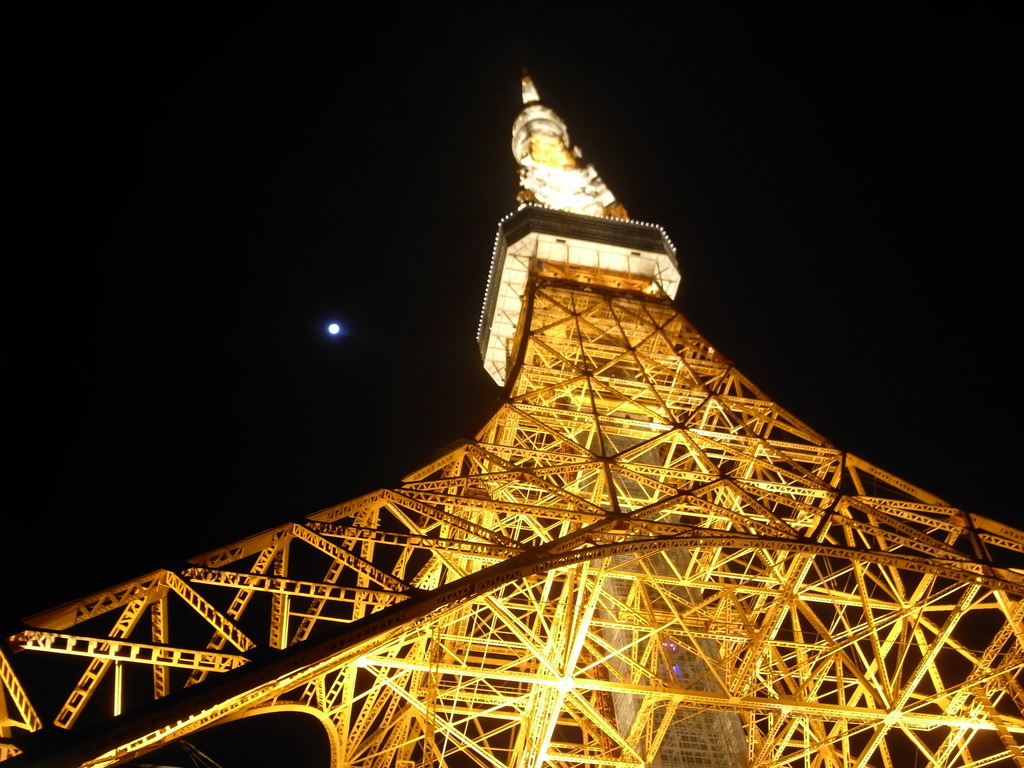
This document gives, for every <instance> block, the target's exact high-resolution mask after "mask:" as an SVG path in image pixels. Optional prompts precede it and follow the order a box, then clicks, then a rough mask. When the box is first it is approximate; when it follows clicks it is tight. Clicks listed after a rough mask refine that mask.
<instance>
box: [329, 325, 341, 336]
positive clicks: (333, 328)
mask: <svg viewBox="0 0 1024 768" xmlns="http://www.w3.org/2000/svg"><path fill="white" fill-rule="evenodd" d="M327 332H328V333H329V334H331V336H337V335H338V334H339V333H341V326H340V325H338V324H337V323H331V324H330V325H328V326H327Z"/></svg>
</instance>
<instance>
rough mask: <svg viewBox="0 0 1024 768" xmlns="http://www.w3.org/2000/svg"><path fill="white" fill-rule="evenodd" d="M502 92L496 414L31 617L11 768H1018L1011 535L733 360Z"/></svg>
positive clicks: (563, 147) (555, 142)
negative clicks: (820, 424)
mask: <svg viewBox="0 0 1024 768" xmlns="http://www.w3.org/2000/svg"><path fill="white" fill-rule="evenodd" d="M522 84H523V107H522V111H521V112H520V113H519V115H518V117H517V118H516V119H515V121H514V124H513V128H512V152H513V154H514V156H515V159H516V161H517V163H518V165H519V174H520V192H519V197H518V207H517V208H516V210H515V211H513V212H512V213H509V214H508V215H507V216H505V217H504V218H503V219H502V220H501V221H500V223H499V224H498V231H497V236H496V239H495V244H494V252H493V260H492V264H491V270H490V277H489V282H488V285H487V287H486V293H485V296H484V307H483V313H482V318H481V323H480V327H479V330H478V340H479V345H480V351H481V356H482V359H483V364H484V366H485V368H486V370H487V372H488V373H489V374H490V375H491V377H492V378H493V379H494V381H495V382H496V384H497V385H498V386H499V387H501V388H502V391H503V393H504V397H503V399H502V402H501V404H500V406H499V407H498V409H497V411H496V412H495V413H494V414H493V415H492V416H491V417H490V419H489V420H488V421H487V422H486V425H485V426H484V427H483V428H482V429H481V430H480V432H479V433H478V434H477V435H476V436H475V437H474V438H472V439H466V440H464V441H461V442H459V443H458V444H456V445H450V446H448V447H447V448H445V449H444V450H443V451H442V452H441V453H440V454H438V455H436V456H435V457H434V458H433V459H432V460H430V461H429V463H427V464H425V465H424V466H422V467H421V468H420V469H418V470H416V471H414V472H412V473H410V474H408V475H407V476H406V477H405V478H403V480H402V481H401V482H400V483H398V484H396V485H394V486H393V487H386V488H380V489H377V490H372V491H370V492H368V493H366V494H364V495H362V496H359V497H357V498H354V499H351V500H348V501H345V502H343V503H340V504H337V505H335V506H332V507H329V508H327V509H323V510H321V511H319V512H316V513H314V514H312V515H309V516H308V517H306V518H304V519H302V520H298V521H294V522H288V523H285V524H282V525H280V526H277V527H275V528H272V529H270V530H267V531H263V532H261V533H257V534H254V535H251V536H248V537H246V538H243V539H241V540H238V541H235V542H232V543H230V544H228V545H226V546H224V547H221V548H219V549H216V550H213V551H210V552H206V553H204V554H201V555H199V556H196V557H193V558H191V559H190V560H189V566H188V567H186V568H183V569H180V570H175V571H171V570H158V571H154V572H151V573H148V574H145V575H143V576H141V577H139V578H137V579H134V580H131V581H129V582H126V583H122V584H118V585H115V586H112V587H110V588H109V589H106V590H103V591H101V592H98V593H96V594H92V595H88V596H86V597H83V598H81V599H79V600H76V601H73V602H71V603H68V604H65V605H63V606H60V607H57V608H54V609H51V610H47V611H42V612H40V613H37V614H35V615H33V616H30V617H27V618H25V619H24V624H25V626H26V627H27V628H26V629H25V630H24V631H21V632H18V633H17V634H15V635H13V636H10V637H6V638H4V642H3V644H2V645H0V686H2V687H0V763H4V764H5V768H6V765H10V766H12V768H20V766H67V767H70V766H82V767H84V766H90V767H94V768H100V767H105V766H131V765H140V764H144V762H145V756H146V755H147V754H152V753H154V752H155V751H156V750H159V749H162V748H164V747H167V746H169V745H173V744H175V743H187V741H188V739H189V738H191V737H192V736H193V735H195V734H198V733H201V732H203V731H206V730H208V729H214V728H217V727H218V726H221V725H223V724H225V723H229V722H232V721H237V720H240V719H244V718H251V717H257V716H264V715H270V714H272V713H278V712H291V713H298V714H300V715H305V716H306V717H308V718H309V720H310V721H311V722H313V723H316V724H318V725H319V726H320V727H322V732H323V734H324V738H325V740H326V742H327V743H328V744H329V753H330V756H329V758H328V760H329V762H328V763H326V764H325V768H326V765H329V766H330V768H414V767H418V766H443V767H446V768H463V767H465V766H474V767H479V768H599V767H609V768H611V767H614V768H642V767H645V766H651V767H652V768H769V767H772V768H776V767H777V768H783V767H786V768H789V767H792V768H798V767H799V768H812V767H813V768H854V767H856V768H869V767H870V768H907V767H908V766H944V767H950V768H953V767H956V768H969V767H977V768H980V767H981V766H999V767H1000V768H1008V767H1009V766H1016V767H1017V768H1024V690H1022V688H1021V683H1022V680H1021V665H1022V663H1024V648H1022V642H1021V641H1022V640H1024V603H1022V598H1024V573H1022V572H1021V571H1020V570H1017V569H1014V568H1010V567H1008V565H1007V564H1008V563H1009V562H1012V561H1013V559H1015V558H1017V559H1019V556H1020V555H1021V554H1022V553H1024V532H1021V531H1018V530H1015V529H1013V528H1010V527H1008V526H1006V525H1003V524H1001V523H998V522H996V521H994V520H990V519H986V518H983V517H979V516H977V515H973V514H970V513H968V512H966V511H964V510H961V509H957V508H954V507H952V506H950V505H948V504H946V503H945V502H943V501H942V500H941V499H939V498H936V497H935V496H933V495H932V494H930V493H928V492H927V491H926V490H923V489H921V488H917V487H915V486H914V485H912V484H910V483H907V482H905V481H903V480H901V479H900V478H898V477H895V476H893V475H892V474H890V473H888V472H886V471H884V470H883V469H881V468H879V467H876V466H873V465H872V464H870V463H868V462H866V461H864V460H862V459H860V458H858V457H857V456H854V455H851V454H849V453H846V452H844V451H843V450H842V449H841V448H838V447H836V446H833V445H832V444H831V443H830V442H829V441H828V440H827V439H826V438H825V437H823V436H821V435H819V434H818V433H817V432H816V431H814V430H813V429H811V428H810V427H808V426H807V425H806V424H804V423H802V422H801V421H800V420H799V419H798V418H796V417H795V416H793V415H792V414H790V413H789V412H788V411H786V410H784V409H783V408H781V407H780V406H779V405H778V404H776V403H775V402H773V401H771V400H770V399H769V398H768V397H766V396H765V395H764V394H763V392H762V391H761V390H760V389H758V387H757V386H756V384H754V383H753V382H751V381H750V380H749V379H747V378H746V377H745V376H744V375H743V374H742V373H741V372H740V370H738V368H737V367H736V365H735V364H734V363H733V362H732V361H729V360H726V359H723V358H722V357H721V356H720V355H719V354H718V353H717V352H716V350H715V348H714V347H713V346H712V345H711V343H709V341H708V340H706V339H705V338H704V337H703V336H702V335H701V334H700V333H699V331H698V330H697V329H695V328H694V327H693V326H692V325H691V324H690V323H689V322H688V321H687V319H686V318H685V317H684V316H683V315H682V314H680V312H679V311H678V310H677V309H676V307H675V306H674V304H673V298H674V296H675V294H676V290H677V288H678V286H679V283H680V279H681V278H680V273H679V269H678V266H677V261H676V258H675V250H674V247H673V245H672V243H671V241H670V240H669V238H668V236H667V235H666V233H665V232H664V231H663V230H662V229H661V228H660V227H658V226H657V225H654V224H648V223H643V222H640V221H636V220H633V219H632V218H630V216H629V215H628V213H627V211H626V209H625V208H624V206H623V205H622V203H621V202H619V201H618V200H617V199H616V198H615V196H614V195H613V194H612V193H611V191H610V190H609V189H608V188H607V186H606V185H605V184H604V182H603V181H602V179H601V177H600V176H599V175H598V174H597V172H596V170H595V169H594V167H593V166H591V165H588V164H587V163H586V162H585V161H584V160H583V157H582V154H581V153H580V152H579V151H578V149H576V148H574V146H573V144H572V141H571V140H570V137H569V132H568V129H567V126H566V125H565V123H564V122H563V121H562V120H561V118H560V117H559V116H558V115H557V114H556V113H555V112H554V111H553V110H552V109H550V108H549V107H547V106H546V105H544V104H543V103H542V102H541V100H540V97H539V95H538V92H537V90H536V88H535V87H534V84H533V82H532V81H531V80H530V78H529V77H524V78H523V83H522ZM423 406H424V407H429V403H424V404H423Z"/></svg>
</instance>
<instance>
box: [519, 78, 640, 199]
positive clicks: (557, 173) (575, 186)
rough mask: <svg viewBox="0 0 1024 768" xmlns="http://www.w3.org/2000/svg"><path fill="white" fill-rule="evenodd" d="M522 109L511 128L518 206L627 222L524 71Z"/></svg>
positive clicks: (613, 197) (608, 191) (567, 130)
mask: <svg viewBox="0 0 1024 768" xmlns="http://www.w3.org/2000/svg"><path fill="white" fill-rule="evenodd" d="M522 88H523V110H522V112H520V113H519V116H518V117H517V118H516V121H515V123H514V124H513V126H512V154H513V156H514V157H515V158H516V162H517V163H519V186H520V191H519V196H518V199H519V202H520V203H521V204H524V205H525V204H527V203H539V204H541V205H546V206H548V207H549V208H556V209H558V210H561V211H568V212H571V213H582V214H587V215H590V216H608V217H612V218H616V219H628V218H629V216H628V214H627V213H626V209H625V207H624V206H623V205H622V203H620V202H619V201H618V200H616V199H615V196H614V195H613V194H612V192H611V190H610V189H608V187H607V185H606V184H605V183H604V181H603V180H602V179H601V177H600V176H598V174H597V171H596V170H595V168H594V166H592V165H584V164H583V152H582V151H581V150H580V148H579V147H573V145H572V142H571V141H570V139H569V129H568V128H567V127H566V125H565V122H564V121H563V120H562V118H560V117H559V116H558V115H557V114H556V113H555V111H554V110H553V109H551V108H550V107H546V106H544V105H543V104H541V103H540V95H539V93H538V92H537V86H536V85H534V82H533V78H531V77H530V76H529V75H528V74H527V73H526V72H525V71H524V72H523V78H522Z"/></svg>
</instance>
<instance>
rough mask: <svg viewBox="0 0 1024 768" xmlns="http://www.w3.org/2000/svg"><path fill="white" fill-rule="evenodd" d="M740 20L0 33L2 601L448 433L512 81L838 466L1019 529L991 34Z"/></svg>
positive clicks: (803, 12)
mask: <svg viewBox="0 0 1024 768" xmlns="http://www.w3.org/2000/svg"><path fill="white" fill-rule="evenodd" d="M752 5H753V4H735V3H728V2H712V1H710V0H709V1H708V2H691V3H680V4H644V3H639V4H630V6H629V12H626V11H625V10H619V11H617V12H615V13H614V14H611V13H610V14H609V15H607V16H600V15H596V14H592V13H587V12H586V11H584V10H574V11H570V10H553V9H551V8H549V7H548V6H547V5H545V4H538V3H526V4H517V5H512V4H502V5H501V10H500V13H499V12H498V11H497V10H494V11H483V10H480V11H476V12H473V13H470V14H468V15H467V14H466V13H463V12H459V13H457V14H456V13H455V12H445V11H436V10H427V9H423V10H420V11H415V12H408V11H399V10H398V6H397V5H394V4H381V5H380V7H379V8H378V9H377V10H365V9H362V10H360V11H359V13H358V14H355V15H351V16H341V15H339V14H337V13H335V14H334V15H318V14H316V13H309V14H308V15H303V14H301V13H298V12H291V13H289V14H285V15H280V14H278V13H277V12H269V11H248V12H239V13H237V15H232V14H229V13H226V12H221V13H214V14H213V15H210V13H209V12H208V11H204V12H199V11H197V10H194V11H193V12H186V11H179V10H177V9H175V10H174V11H173V12H172V11H168V12H167V14H166V15H160V14H158V13H157V12H155V11H152V10H151V11H148V12H145V13H142V14H141V15H140V14H139V13H138V12H123V11H120V10H119V11H117V12H113V11H102V10H100V11H95V10H92V9H91V10H90V11H89V12H88V14H86V13H82V14H81V15H80V16H78V17H73V16H72V17H63V18H61V19H48V20H39V21H37V22H34V23H27V24H26V25H25V27H24V30H23V31H24V38H25V39H26V40H27V41H29V43H30V45H29V48H31V51H32V52H31V54H29V55H28V56H26V58H25V60H24V62H23V72H20V73H15V74H16V75H17V77H16V78H15V79H16V80H17V81H18V83H19V84H17V85H16V87H15V89H14V93H13V95H10V96H9V99H10V101H9V107H10V109H9V118H8V119H9V121H12V122H14V123H15V127H16V129H17V136H18V138H17V140H16V141H12V142H10V143H9V145H8V146H9V152H11V154H12V156H13V157H14V159H15V161H16V162H15V165H16V167H17V172H16V175H15V177H14V179H15V186H16V189H15V191H16V193H17V197H18V200H17V202H16V204H15V206H14V208H13V211H14V214H15V215H14V217H13V221H12V224H13V228H12V229H13V231H14V232H16V233H17V232H21V234H20V235H19V236H18V238H17V240H15V241H14V242H12V244H11V246H10V247H11V250H9V251H8V257H7V259H8V263H9V264H12V265H14V267H15V268H14V270H13V273H12V274H13V275H16V276H19V277H18V278H17V279H15V280H10V281H9V282H8V283H7V285H8V292H9V295H10V302H9V304H10V306H12V307H15V308H17V309H16V315H15V316H13V317H12V319H11V320H10V321H9V323H8V328H7V335H8V338H9V340H10V344H9V349H16V350H17V353H15V354H10V353H9V354H8V356H7V361H8V379H9V380H11V379H13V380H14V390H15V392H16V393H15V394H12V395H9V398H10V399H9V407H10V411H9V419H10V421H11V422H12V426H13V429H12V430H11V431H10V432H9V439H10V440H11V443H10V445H11V446H12V448H13V451H12V452H13V460H10V459H9V460H8V464H7V468H8V478H9V483H8V501H7V504H6V514H5V527H4V538H5V550H6V552H7V553H8V556H7V557H5V559H4V562H3V566H2V569H3V570H2V574H0V575H2V576H3V579H4V581H3V584H4V586H3V587H2V588H0V618H3V619H4V621H5V624H6V625H8V626H10V625H11V624H12V620H13V619H14V618H17V617H18V616H21V615H24V614H26V613H29V612H32V611H34V610H37V609H43V608H47V607H50V606H51V605H53V604H55V603H57V602H59V601H62V600H64V599H68V598H71V597H75V596H78V595H81V594H83V593H85V592H87V591H91V590H94V589H98V588H100V587H104V586H107V585H109V584H112V583H114V582H116V581H119V580H124V579H128V578H131V577H133V576H136V575H139V574H141V573H144V572H147V571H149V570H153V569H155V568H160V567H171V568H174V567H178V566H180V565H181V564H182V562H183V560H184V559H185V558H186V557H189V556H192V555H195V554H197V553H200V552H202V551H205V550H206V549H210V548H212V547H215V546H218V545H220V544H224V543H227V542H229V541H232V540H234V539H237V538H240V537H241V536H243V535H246V534H249V533H254V532H256V531H259V530H263V529H265V528H268V527H271V526H273V525H276V524H278V523H282V522H285V521H287V520H290V519H298V518H301V517H302V516H304V515H306V514H308V513H310V512H313V511H315V510H317V509H320V508H322V507H324V506H327V505H329V504H333V503H336V502H340V501H343V500H345V499H348V498H350V497H352V496H355V495H357V494H360V493H362V492H366V491H369V490H372V489H374V488H376V487H378V486H379V485H381V484H384V483H389V482H393V481H395V480H397V479H398V478H399V477H400V476H401V475H402V474H403V473H404V472H405V471H408V470H410V469H413V468H415V467H416V466H418V465H419V464H421V463H423V462H425V461H426V460H427V459H429V457H430V456H431V454H432V453H433V452H434V451H436V450H439V449H441V448H442V447H443V446H445V445H446V444H447V443H449V442H450V441H452V440H454V439H457V438H459V437H463V436H472V434H473V433H475V431H476V430H477V429H478V428H479V427H480V426H481V425H482V424H483V423H484V421H485V420H486V419H487V418H488V416H490V414H491V413H492V412H493V410H494V407H495V405H496V402H497V400H498V398H499V396H500V393H499V391H498V389H497V387H496V386H495V385H494V384H493V383H492V382H491V380H490V379H489V378H488V377H487V375H486V374H485V373H484V372H483V369H482V367H481V365H480V362H479V356H478V352H477V348H476V346H475V333H476V328H477V322H478V320H479V312H480V306H481V302H482V298H483V290H484V285H485V280H486V273H487V267H488V263H489V259H490V255H491V248H492V245H493V239H494V233H495V230H496V226H497V222H498V220H499V219H500V218H501V217H502V216H503V215H504V214H505V213H507V212H509V211H510V210H512V208H513V207H514V198H515V193H516V176H515V165H514V161H513V158H512V156H511V152H510V149H509V139H510V130H511V125H512V121H513V120H514V118H515V116H516V114H517V112H518V111H519V109H520V105H521V102H520V93H519V76H520V74H521V71H522V69H523V68H524V67H525V68H527V69H528V70H529V71H530V73H531V74H532V75H533V76H534V79H535V81H536V83H537V85H538V88H539V90H540V94H541V97H542V100H543V101H544V102H545V103H546V104H548V105H549V106H551V107H552V108H554V109H555V110H556V111H557V112H559V114H561V116H562V117H563V118H564V119H565V120H566V121H567V123H568V126H569V131H570V134H571V136H572V137H573V139H574V141H575V142H576V143H577V144H578V145H579V146H581V147H582V149H583V151H584V155H585V158H586V159H587V160H588V161H589V162H592V163H593V164H595V165H596V167H597V168H598V170H599V172H600V173H601V175H602V176H603V177H604V179H605V181H606V182H607V183H608V185H609V186H610V187H611V189H612V191H613V192H614V193H615V194H616V195H617V196H618V197H619V198H620V200H622V201H623V202H624V203H625V205H626V206H627V208H628V209H629V211H630V213H631V214H632V216H633V217H634V218H636V219H638V220H641V221H649V222H654V223H658V224H660V225H662V226H664V227H665V229H666V230H667V232H668V234H669V236H670V237H671V238H672V240H673V242H674V243H675V245H676V247H677V249H678V252H679V260H680V265H681V270H682V273H683V285H682V289H681V291H680V293H679V296H678V299H677V304H678V306H679V308H680V310H681V311H682V312H683V314H685V315H686V316H687V317H688V318H689V319H690V320H691V321H692V322H693V323H695V324H696V325H697V327H698V328H699V329H700V330H701V331H702V332H703V333H704V335H705V336H707V337H708V338H709V340H710V341H711V342H712V343H714V344H715V345H716V346H718V347H719V348H720V349H721V350H722V351H723V354H725V355H726V356H727V357H729V358H730V359H732V360H734V361H735V362H736V364H737V366H738V367H739V368H740V369H741V370H742V371H744V372H745V373H746V374H747V375H749V376H750V377H751V378H752V379H753V380H754V381H755V382H757V383H758V384H759V385H760V386H761V387H762V388H763V389H765V390H766V391H767V392H768V394H769V395H770V396H772V397H773V398H774V399H776V400H777V401H779V402H780V403H781V404H782V405H783V406H785V407H786V408H788V409H789V410H790V411H792V412H793V413H794V414H796V415H797V416H798V417H799V418H802V419H803V420H804V421H806V422H808V423H809V424H810V425H811V426H812V427H814V428H816V429H817V430H818V431H820V432H821V433H823V434H824V435H826V436H827V437H828V438H829V439H831V440H832V441H833V442H834V443H835V444H836V445H837V446H838V447H840V448H844V449H846V450H849V451H851V452H853V453H856V454H858V455H860V456H862V457H863V458H865V459H867V460H869V461H872V462H874V463H876V464H878V465H880V466H882V467H883V468H886V469H888V470H889V471H892V472H893V473H895V474H897V475H898V476H901V477H903V478H905V479H906V480H909V481H911V482H914V483H917V484H919V485H921V486H923V487H925V488H927V489H929V490H931V491H933V492H934V493H936V494H938V495H939V496H941V497H943V498H946V499H947V500H948V501H950V502H951V503H954V504H957V505H959V506H963V507H966V508H967V509H970V510H972V511H976V512H979V513H981V514H985V515H988V516H991V517H995V518H998V519H1002V520H1006V521H1007V522H1010V523H1013V524H1019V523H1020V522H1021V521H1020V516H1019V512H1018V502H1017V501H1016V500H1015V499H1014V498H1013V496H1012V494H1013V492H1014V490H1015V488H1016V486H1017V484H1018V475H1019V469H1018V456H1017V452H1016V445H1017V440H1018V435H1019V433H1020V430H1021V427H1022V420H1021V416H1020V410H1019V408H1018V406H1017V403H1016V386H1015V380H1016V376H1017V374H1016V364H1015V361H1014V357H1015V353H1016V338H1017V337H1018V335H1019V331H1020V320H1019V316H1018V313H1017V309H1018V301H1017V294H1018V291H1017V288H1016V279H1017V278H1016V264H1015V262H1016V259H1017V258H1019V256H1014V254H1015V253H1017V252H1018V251H1019V249H1020V246H1019V243H1018V240H1019V236H1018V235H1017V233H1016V232H1015V231H1011V228H1010V220H1009V214H1010V202H1009V201H1010V195H1011V194H1013V192H1012V190H1013V189H1014V187H1015V186H1016V182H1017V179H1018V178H1019V168H1018V167H1017V166H1016V165H1015V163H1013V161H1012V154H1013V153H1015V152H1016V142H1015V141H1014V142H1011V138H1010V131H1011V126H1012V127H1013V128H1016V125H1017V123H1016V122H1014V121H1012V120H1011V117H1012V116H1011V104H1012V102H1013V101H1014V100H1016V95H1017V91H1018V86H1017V83H1016V78H1015V77H1014V76H1013V75H1012V74H1011V70H1010V67H1009V64H1010V50H1011V49H1010V48H1009V46H1008V45H1007V44H1006V39H1007V35H1006V32H1005V28H1006V23H1007V21H1006V19H1005V18H1003V17H1002V16H1001V15H1000V14H998V13H997V12H995V11H994V10H992V7H991V6H990V5H989V4H988V3H983V2H982V3H972V4H947V3H937V2H933V3H929V2H917V3H914V2H908V3H897V4H892V6H895V7H890V8H888V9H887V10H885V11H879V10H876V9H871V6H874V4H861V3H843V2H838V3H828V4H827V6H828V9H827V10H823V9H822V8H820V7H819V6H820V5H826V4H818V3H806V4H802V3H786V4H783V3H765V4H758V5H757V6H756V7H755V8H751V7H748V6H752ZM97 14H98V15H97ZM1014 120H1015V118H1014ZM1014 214H1015V215H1016V211H1015V210H1014ZM22 275H23V277H22ZM332 320H336V321H338V322H340V323H341V324H342V325H343V326H344V327H345V328H346V329H347V330H346V333H345V334H344V335H343V336H340V337H336V338H335V337H328V336H327V335H326V334H325V332H324V330H323V329H324V327H325V326H326V324H327V323H328V322H329V321H332ZM22 351H24V354H21V352H22ZM12 552H17V553H18V554H19V557H14V556H11V554H10V553H12Z"/></svg>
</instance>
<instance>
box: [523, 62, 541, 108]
mask: <svg viewBox="0 0 1024 768" xmlns="http://www.w3.org/2000/svg"><path fill="white" fill-rule="evenodd" d="M535 101H540V94H538V93H537V86H536V85H534V84H533V78H532V77H530V76H529V75H528V74H526V70H525V69H524V70H523V104H532V103H533V102H535Z"/></svg>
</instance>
